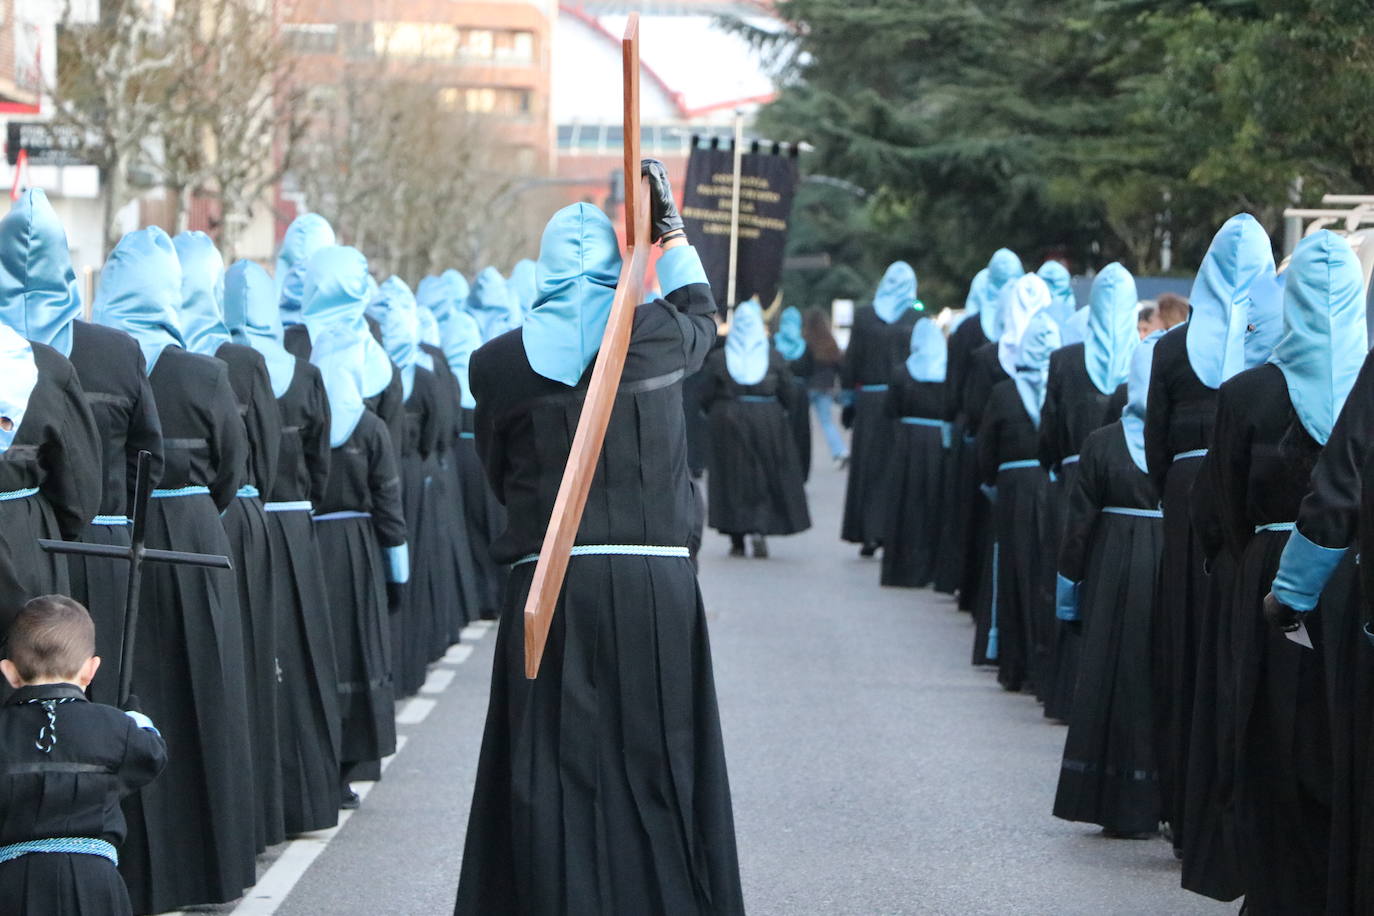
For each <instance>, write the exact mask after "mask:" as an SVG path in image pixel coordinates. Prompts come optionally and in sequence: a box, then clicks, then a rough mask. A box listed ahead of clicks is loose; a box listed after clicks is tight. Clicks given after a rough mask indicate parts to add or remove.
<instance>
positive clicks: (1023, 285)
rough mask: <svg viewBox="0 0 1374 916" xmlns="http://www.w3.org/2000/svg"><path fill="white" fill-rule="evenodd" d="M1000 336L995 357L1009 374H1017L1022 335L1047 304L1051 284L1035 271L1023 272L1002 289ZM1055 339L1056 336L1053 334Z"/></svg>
mask: <svg viewBox="0 0 1374 916" xmlns="http://www.w3.org/2000/svg"><path fill="white" fill-rule="evenodd" d="M1002 298H1003V304H1002V305H1001V306H1000V309H999V310H1000V311H1001V312H1002V336H1001V337H999V338H998V339H997V361H998V362H1000V363H1001V364H1002V369H1003V371H1005V372H1006V373H1007V375H1008V376H1010V377H1012V378H1015V377H1016V367H1017V366H1018V365H1019V356H1018V352H1019V350H1020V347H1021V338H1022V337H1023V336H1025V333H1026V328H1028V327H1030V321H1031V319H1032V318H1034V317H1035V316H1036V314H1037V313H1039V312H1042V311H1044V310H1045V308H1046V307H1047V306H1048V305H1049V304H1050V288H1049V287H1048V286H1046V285H1045V281H1044V280H1041V279H1040V278H1039V277H1037V276H1036V275H1035V274H1022V275H1021V276H1020V277H1018V278H1017V279H1016V280H1015V281H1014V282H1013V283H1012V284H1011V285H1010V286H1008V287H1007V288H1006V289H1005V290H1003V292H1002ZM1056 339H1057V336H1056Z"/></svg>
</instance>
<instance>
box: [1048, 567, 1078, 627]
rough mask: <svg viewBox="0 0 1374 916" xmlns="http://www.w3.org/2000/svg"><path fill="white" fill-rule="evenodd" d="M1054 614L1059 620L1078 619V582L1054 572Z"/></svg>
mask: <svg viewBox="0 0 1374 916" xmlns="http://www.w3.org/2000/svg"><path fill="white" fill-rule="evenodd" d="M1054 580H1055V581H1054V616H1056V617H1058V618H1059V619H1060V620H1079V619H1081V618H1080V617H1079V616H1078V586H1079V583H1077V582H1074V581H1072V580H1071V579H1065V578H1064V577H1063V576H1061V575H1058V574H1056V575H1055V577H1054Z"/></svg>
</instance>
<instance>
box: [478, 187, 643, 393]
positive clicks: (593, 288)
mask: <svg viewBox="0 0 1374 916" xmlns="http://www.w3.org/2000/svg"><path fill="white" fill-rule="evenodd" d="M620 266H621V258H620V245H619V242H618V241H617V240H616V237H615V229H614V227H612V226H611V221H610V220H609V219H607V217H606V214H605V213H602V212H601V210H599V209H597V208H596V207H593V206H592V205H591V204H586V203H580V204H573V205H572V206H569V207H564V208H563V209H562V210H559V211H558V212H557V213H555V214H554V215H553V218H552V219H550V220H549V223H548V225H547V226H545V227H544V235H543V238H542V239H541V240H540V244H539V265H538V280H539V292H538V296H537V298H536V299H535V303H534V307H533V309H531V310H530V314H529V317H528V318H526V319H525V326H524V329H523V330H522V332H521V339H522V343H523V345H524V348H525V356H526V358H528V359H529V362H530V368H531V369H533V370H534V371H535V372H537V373H538V374H540V375H542V376H544V377H545V378H547V379H551V380H553V381H555V382H561V383H562V384H564V385H576V384H577V383H578V381H579V380H580V379H581V378H582V374H583V373H584V372H586V370H587V366H589V365H591V362H592V360H593V359H594V358H595V357H596V354H597V351H598V350H600V349H601V338H602V337H603V336H604V335H605V333H606V323H607V321H608V320H609V319H610V315H611V300H612V299H614V298H615V286H616V282H617V281H618V280H619V279H620ZM493 272H494V271H493ZM483 273H484V274H485V271H484V272H483ZM496 276H497V277H498V278H499V277H500V274H499V273H498V274H497V275H496ZM481 285H482V278H481V277H480V276H479V277H478V286H479V288H480V286H481ZM476 298H478V291H477V290H474V291H473V296H472V297H471V298H470V299H469V302H472V301H473V299H476ZM469 309H470V310H471V306H469ZM483 337H484V338H485V337H486V334H485V333H484V334H483Z"/></svg>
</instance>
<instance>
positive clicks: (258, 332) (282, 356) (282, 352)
mask: <svg viewBox="0 0 1374 916" xmlns="http://www.w3.org/2000/svg"><path fill="white" fill-rule="evenodd" d="M224 323H225V324H226V325H227V326H228V327H229V336H230V339H232V340H233V341H234V343H236V344H242V345H243V346H246V347H252V348H253V349H254V350H257V351H258V352H259V353H261V354H262V358H263V361H264V362H266V363H267V374H268V375H269V376H270V377H271V379H272V394H273V395H274V396H275V397H278V398H280V397H281V396H282V395H284V394H286V391H287V389H288V388H290V387H291V379H292V378H293V377H294V376H295V374H296V357H294V356H292V355H291V353H289V352H287V349H286V348H285V347H283V346H282V327H281V314H280V313H279V312H278V311H277V288H276V285H275V284H274V283H273V282H272V278H271V277H269V276H268V275H267V271H265V270H263V269H262V267H261V266H259V265H258V264H255V263H254V262H252V261H248V260H242V261H235V262H234V264H233V266H232V267H230V268H229V269H228V270H227V271H225V272H224Z"/></svg>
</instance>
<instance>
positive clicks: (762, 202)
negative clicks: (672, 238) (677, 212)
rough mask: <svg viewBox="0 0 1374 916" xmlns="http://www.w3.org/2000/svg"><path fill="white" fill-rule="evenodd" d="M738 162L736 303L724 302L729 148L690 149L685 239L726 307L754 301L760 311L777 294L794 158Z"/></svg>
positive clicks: (747, 157) (755, 156) (731, 172)
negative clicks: (698, 258)
mask: <svg viewBox="0 0 1374 916" xmlns="http://www.w3.org/2000/svg"><path fill="white" fill-rule="evenodd" d="M740 158H741V163H740V196H739V260H738V264H737V267H736V272H735V302H729V303H727V302H726V301H725V300H726V291H727V289H726V288H727V286H728V284H729V276H730V209H731V199H732V197H733V192H734V178H735V154H734V152H733V151H732V150H731V149H729V148H728V147H725V148H722V149H709V148H705V147H700V146H698V147H694V148H693V149H692V156H691V158H690V159H689V160H688V161H687V182H686V186H685V187H684V189H683V195H682V197H683V200H682V218H683V221H684V222H685V223H686V224H687V235H688V238H690V239H691V241H692V245H693V246H695V247H696V250H697V253H698V254H699V255H701V263H702V266H704V267H705V268H706V276H707V278H709V279H710V281H711V292H712V293H713V294H714V295H715V297H716V302H717V303H718V304H719V305H720V306H721V308H722V309H723V308H725V307H726V306H727V305H735V304H736V303H739V302H743V301H744V300H746V299H748V298H750V297H757V298H758V300H759V302H760V303H761V304H762V305H763V307H764V308H765V309H767V308H768V307H770V306H771V305H772V304H773V301H774V298H775V297H776V296H777V295H778V283H779V280H780V277H781V274H782V256H783V248H784V247H785V245H786V243H787V223H788V219H789V217H790V216H791V213H792V197H793V194H794V192H795V191H796V188H797V160H796V159H795V158H794V157H792V156H789V155H785V154H784V155H773V154H771V153H753V152H746V153H745V154H744V155H743V156H742V157H740Z"/></svg>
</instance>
